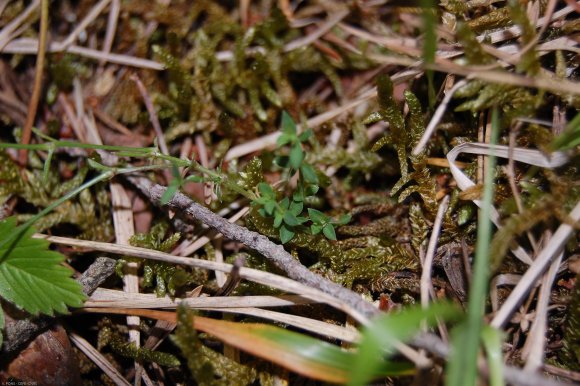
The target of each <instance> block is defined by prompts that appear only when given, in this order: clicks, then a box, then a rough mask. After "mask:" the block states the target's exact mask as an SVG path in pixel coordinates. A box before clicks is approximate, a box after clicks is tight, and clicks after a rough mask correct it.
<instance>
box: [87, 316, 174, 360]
mask: <svg viewBox="0 0 580 386" xmlns="http://www.w3.org/2000/svg"><path fill="white" fill-rule="evenodd" d="M98 341H99V348H100V349H102V348H103V347H106V346H109V347H110V348H111V350H112V351H113V352H114V353H116V354H118V355H121V356H123V357H125V358H131V359H134V360H136V361H139V362H153V363H157V364H159V365H161V366H167V367H177V366H179V365H180V362H179V359H177V358H176V357H175V356H174V355H172V354H169V353H164V352H160V351H154V350H150V349H147V348H144V347H139V348H137V347H136V346H135V343H133V342H131V343H129V342H126V341H125V340H124V339H123V338H122V337H121V335H120V334H119V333H117V332H115V331H113V329H112V328H111V327H109V326H104V327H101V328H100V329H99V336H98Z"/></svg>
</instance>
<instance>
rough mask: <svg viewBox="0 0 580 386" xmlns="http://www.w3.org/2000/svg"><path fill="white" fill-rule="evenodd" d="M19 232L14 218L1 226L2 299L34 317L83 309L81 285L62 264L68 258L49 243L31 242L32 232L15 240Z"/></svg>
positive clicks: (40, 240) (0, 269) (31, 229)
mask: <svg viewBox="0 0 580 386" xmlns="http://www.w3.org/2000/svg"><path fill="white" fill-rule="evenodd" d="M16 232H17V230H16V219H15V218H13V217H11V218H7V219H6V220H4V221H2V222H0V296H1V297H2V298H4V299H5V300H7V301H9V302H11V303H14V304H15V305H16V306H18V307H20V308H22V309H24V310H26V311H27V312H29V313H31V314H33V315H37V314H38V313H43V314H46V315H54V312H55V311H56V312H60V313H66V312H67V311H68V310H67V306H72V307H80V306H82V304H83V300H84V299H85V295H84V294H83V292H82V288H81V285H80V284H79V283H77V282H76V281H74V280H73V279H72V278H71V277H70V276H71V271H70V270H69V269H67V268H65V267H64V266H62V265H61V264H60V263H61V262H62V261H64V259H65V257H64V256H63V255H61V254H60V253H58V252H55V251H51V250H49V249H48V246H49V244H50V243H49V242H48V241H46V240H42V239H34V238H32V235H33V234H34V229H33V228H29V229H28V230H26V231H25V232H24V233H22V234H21V235H20V237H18V238H14V237H13V235H14V234H15V233H16ZM9 239H12V240H9ZM6 241H7V242H6Z"/></svg>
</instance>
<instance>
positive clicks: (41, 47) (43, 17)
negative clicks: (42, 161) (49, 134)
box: [18, 0, 49, 165]
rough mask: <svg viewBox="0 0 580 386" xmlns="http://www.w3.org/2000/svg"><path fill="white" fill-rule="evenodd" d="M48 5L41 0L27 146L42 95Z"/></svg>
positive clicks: (24, 135)
mask: <svg viewBox="0 0 580 386" xmlns="http://www.w3.org/2000/svg"><path fill="white" fill-rule="evenodd" d="M48 3H49V0H41V4H40V38H39V41H38V55H37V57H36V70H35V74H34V88H33V90H32V96H31V98H30V103H29V104H28V114H27V115H26V122H25V124H24V130H23V132H22V140H21V143H22V144H24V145H26V144H28V143H29V142H30V138H31V136H32V125H34V118H35V117H36V111H37V109H38V102H39V100H40V93H41V91H42V72H43V70H44V58H45V55H46V36H47V33H48ZM26 154H27V153H26V149H20V152H19V153H18V160H19V161H20V163H21V164H22V165H24V164H26Z"/></svg>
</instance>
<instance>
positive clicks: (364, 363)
mask: <svg viewBox="0 0 580 386" xmlns="http://www.w3.org/2000/svg"><path fill="white" fill-rule="evenodd" d="M460 315H461V313H460V312H459V310H458V309H457V308H456V307H455V306H453V305H452V304H450V303H435V304H432V305H431V306H430V307H429V308H427V309H422V308H421V307H412V308H409V309H406V310H404V311H402V312H400V313H397V314H385V315H382V316H379V317H377V318H376V319H374V320H373V321H372V323H371V324H370V325H369V326H368V327H367V328H366V329H365V330H364V331H363V334H362V339H361V342H360V345H359V352H358V355H357V356H356V358H355V359H354V362H353V363H351V372H350V380H349V383H348V384H349V385H350V386H363V385H366V384H367V383H368V382H369V381H370V380H371V379H372V378H374V377H376V376H377V375H378V373H377V371H378V370H379V369H380V366H381V362H382V361H383V360H384V359H383V356H384V355H389V354H392V353H393V350H394V347H395V345H396V344H397V343H398V342H403V341H406V340H408V339H410V338H411V337H413V336H414V335H415V334H416V333H417V332H418V331H419V330H420V329H421V325H422V322H423V321H425V322H426V324H427V325H429V326H431V325H434V324H435V323H437V319H441V320H453V319H457V318H459V317H460Z"/></svg>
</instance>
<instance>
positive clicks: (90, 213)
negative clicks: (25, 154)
mask: <svg viewBox="0 0 580 386" xmlns="http://www.w3.org/2000/svg"><path fill="white" fill-rule="evenodd" d="M29 157H30V161H29V164H30V165H31V168H30V170H29V169H24V170H22V176H21V174H20V173H21V171H20V170H19V169H18V166H17V165H16V164H15V163H14V162H13V161H12V160H11V159H10V157H8V155H7V154H6V153H5V152H3V151H0V182H1V183H0V203H4V202H5V201H6V200H7V199H8V198H9V197H13V196H16V197H19V198H21V199H22V200H24V201H25V202H27V203H29V204H31V205H33V206H35V207H37V208H38V209H39V210H41V209H43V208H45V207H47V206H48V205H50V204H51V203H52V202H53V201H54V200H56V199H58V198H60V197H61V196H63V195H64V194H65V193H67V192H69V191H70V190H73V189H75V188H77V187H79V186H80V185H81V184H82V183H83V182H84V181H85V178H86V175H87V172H88V169H87V168H86V167H84V166H83V167H80V169H78V170H76V174H75V175H74V176H73V177H72V178H70V179H68V180H65V179H62V177H60V176H59V174H58V171H56V172H55V171H54V168H49V169H48V173H47V174H46V175H45V174H44V170H43V166H44V165H43V164H42V162H41V160H40V159H38V158H37V156H36V155H35V154H34V153H33V152H29ZM63 166H64V167H70V168H72V170H73V171H74V170H75V167H76V166H75V165H73V164H71V165H65V164H63ZM105 188H106V186H105V185H103V184H99V185H97V187H96V188H94V192H93V193H91V192H90V191H88V190H85V191H83V192H82V193H81V194H80V195H79V196H78V197H77V198H76V199H73V200H69V201H66V202H64V203H63V204H62V205H60V206H58V207H56V208H55V210H53V211H52V212H51V213H50V214H48V215H47V216H44V217H43V218H41V219H40V220H38V221H37V222H36V223H35V227H36V229H37V230H38V231H40V232H42V231H44V230H46V229H50V228H52V227H54V226H57V225H60V224H72V225H75V226H76V227H77V228H78V229H79V231H80V234H79V236H78V237H80V238H83V239H91V240H102V241H108V240H110V239H111V237H112V235H113V228H112V224H111V220H110V216H109V207H110V204H109V199H108V195H107V192H106V190H105ZM31 216H32V214H20V215H18V220H19V221H26V220H28V219H29V218H30V217H31Z"/></svg>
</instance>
